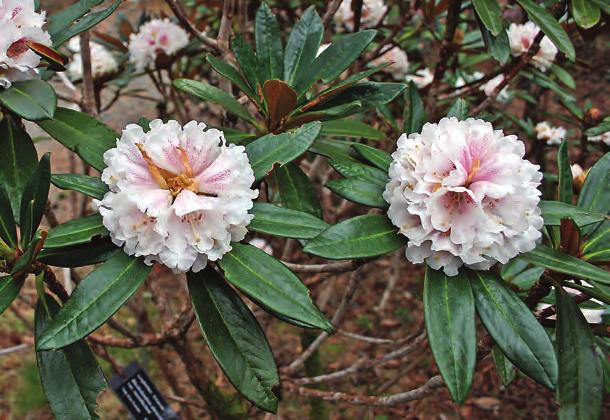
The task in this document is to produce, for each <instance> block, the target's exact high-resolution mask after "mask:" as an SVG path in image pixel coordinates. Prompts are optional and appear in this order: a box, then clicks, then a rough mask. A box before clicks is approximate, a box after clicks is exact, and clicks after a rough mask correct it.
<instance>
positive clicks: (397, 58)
mask: <svg viewBox="0 0 610 420" xmlns="http://www.w3.org/2000/svg"><path fill="white" fill-rule="evenodd" d="M385 63H392V64H390V65H389V66H387V67H385V68H384V69H383V70H384V71H387V72H389V73H391V74H392V76H393V77H394V79H397V80H402V79H404V78H405V76H406V75H407V72H408V71H409V59H408V58H407V54H406V53H405V52H404V51H403V50H401V49H400V48H398V47H394V48H392V49H390V50H388V51H387V52H385V53H384V54H383V55H382V56H380V57H377V58H376V59H374V60H373V61H371V62H370V66H371V67H374V66H379V65H381V64H385Z"/></svg>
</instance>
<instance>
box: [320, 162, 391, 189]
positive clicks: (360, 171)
mask: <svg viewBox="0 0 610 420" xmlns="http://www.w3.org/2000/svg"><path fill="white" fill-rule="evenodd" d="M329 164H330V166H332V167H333V169H334V170H335V171H337V172H338V173H339V174H341V175H343V176H344V177H346V178H360V179H362V180H365V181H369V182H372V183H375V184H378V185H380V186H382V187H385V184H386V183H387V182H388V174H387V172H384V171H382V170H381V169H378V168H375V167H373V166H369V165H364V164H362V163H356V162H352V161H349V160H342V159H333V160H331V161H330V162H329Z"/></svg>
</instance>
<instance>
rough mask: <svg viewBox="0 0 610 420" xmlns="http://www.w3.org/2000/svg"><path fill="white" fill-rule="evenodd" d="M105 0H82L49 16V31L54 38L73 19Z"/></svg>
mask: <svg viewBox="0 0 610 420" xmlns="http://www.w3.org/2000/svg"><path fill="white" fill-rule="evenodd" d="M103 1H104V0H80V1H78V2H76V3H74V4H72V5H70V6H68V7H66V8H65V9H63V10H61V11H58V12H56V13H53V14H52V15H51V16H49V19H48V23H47V31H48V32H49V34H50V35H51V39H53V38H54V37H55V36H56V35H57V34H58V33H59V32H61V31H62V30H64V29H65V28H67V27H68V26H70V25H71V24H72V22H73V21H75V20H76V19H79V18H81V17H83V16H84V15H85V14H87V13H88V12H89V11H90V10H91V8H92V7H95V6H98V5H99V4H101V3H103Z"/></svg>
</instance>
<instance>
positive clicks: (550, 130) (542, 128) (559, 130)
mask: <svg viewBox="0 0 610 420" xmlns="http://www.w3.org/2000/svg"><path fill="white" fill-rule="evenodd" d="M534 130H536V138H537V139H538V140H546V144H548V145H549V146H557V145H559V144H561V142H562V141H563V139H564V138H565V136H566V129H565V128H563V127H561V126H558V127H554V126H551V125H550V124H549V123H548V122H546V121H542V122H539V123H538V124H536V127H534Z"/></svg>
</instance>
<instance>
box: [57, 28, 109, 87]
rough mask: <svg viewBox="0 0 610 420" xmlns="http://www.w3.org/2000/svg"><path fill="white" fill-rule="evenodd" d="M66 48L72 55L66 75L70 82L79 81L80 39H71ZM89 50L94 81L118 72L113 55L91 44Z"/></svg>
mask: <svg viewBox="0 0 610 420" xmlns="http://www.w3.org/2000/svg"><path fill="white" fill-rule="evenodd" d="M68 48H69V49H70V51H72V52H73V53H74V55H73V56H72V61H70V63H69V64H68V67H67V70H68V75H69V76H70V79H72V80H80V79H82V78H83V57H82V55H81V54H80V39H79V38H78V37H76V38H72V39H71V40H70V42H69V43H68ZM90 48H91V71H92V73H93V78H94V79H100V78H102V77H104V76H108V75H112V74H114V73H117V72H118V71H119V64H118V63H117V61H116V59H115V58H114V55H112V53H111V52H110V51H109V50H108V49H107V48H106V47H104V46H103V45H100V44H97V43H95V42H91V43H90Z"/></svg>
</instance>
